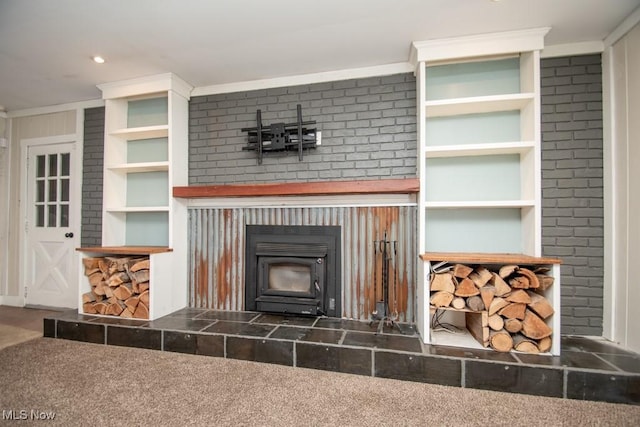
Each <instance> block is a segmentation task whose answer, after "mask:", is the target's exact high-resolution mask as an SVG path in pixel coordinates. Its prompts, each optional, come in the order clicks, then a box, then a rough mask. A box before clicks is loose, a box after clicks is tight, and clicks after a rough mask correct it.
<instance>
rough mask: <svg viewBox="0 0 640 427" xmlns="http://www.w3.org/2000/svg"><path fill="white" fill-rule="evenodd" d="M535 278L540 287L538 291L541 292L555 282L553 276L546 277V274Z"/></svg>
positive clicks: (537, 275)
mask: <svg viewBox="0 0 640 427" xmlns="http://www.w3.org/2000/svg"><path fill="white" fill-rule="evenodd" d="M536 277H537V278H538V283H539V284H540V287H539V288H538V289H539V290H541V291H546V290H547V289H549V288H550V287H551V285H553V282H554V281H555V279H554V277H553V276H547V275H546V274H536Z"/></svg>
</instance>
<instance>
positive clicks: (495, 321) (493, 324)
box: [489, 314, 504, 331]
mask: <svg viewBox="0 0 640 427" xmlns="http://www.w3.org/2000/svg"><path fill="white" fill-rule="evenodd" d="M489 327H490V328H491V329H493V330H494V331H499V330H501V329H504V319H503V318H502V316H500V315H499V314H494V315H493V316H489Z"/></svg>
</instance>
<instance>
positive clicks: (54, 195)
mask: <svg viewBox="0 0 640 427" xmlns="http://www.w3.org/2000/svg"><path fill="white" fill-rule="evenodd" d="M57 200H58V181H57V180H55V179H50V180H49V200H48V201H49V202H55V201H57Z"/></svg>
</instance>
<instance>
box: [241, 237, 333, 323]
mask: <svg viewBox="0 0 640 427" xmlns="http://www.w3.org/2000/svg"><path fill="white" fill-rule="evenodd" d="M245 269H246V274H245V278H246V279H245V307H246V310H252V311H264V312H271V313H282V314H302V315H311V316H322V315H326V316H331V317H339V316H340V312H341V297H340V296H341V288H342V285H341V229H340V227H338V226H271V225H269V226H265V225H248V226H246V258H245Z"/></svg>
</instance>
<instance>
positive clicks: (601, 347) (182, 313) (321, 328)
mask: <svg viewBox="0 0 640 427" xmlns="http://www.w3.org/2000/svg"><path fill="white" fill-rule="evenodd" d="M43 326H44V336H45V337H50V338H63V339H70V340H76V341H85V342H90V343H96V344H107V345H120V346H130V347H140V348H147V349H155V350H162V351H172V352H179V353H188V354H198V355H205V356H214V357H227V358H232V359H240V360H249V361H255V362H262V363H274V364H280V365H286V366H296V367H303V368H311V369H322V370H328V371H335V372H343V373H350V374H358V375H368V376H376V377H382V378H393V379H399V380H406V381H419V382H425V383H433V384H442V385H450V386H457V387H468V388H479V389H485V390H497V391H506V392H513V393H522V394H532V395H542V396H552V397H564V398H570V399H583V400H601V401H607V402H615V403H628V404H634V405H640V355H639V354H636V353H632V352H629V351H627V350H624V349H621V348H619V347H617V346H615V345H614V344H612V343H610V342H608V341H606V340H604V339H598V338H588V337H580V336H565V337H562V340H561V345H562V347H561V355H560V356H549V355H536V354H524V353H517V352H511V353H498V352H495V351H492V350H488V349H487V350H484V349H474V348H460V347H449V346H441V345H424V344H422V342H421V340H420V337H419V336H418V333H417V332H416V329H415V325H412V324H403V323H398V324H394V325H386V324H383V325H382V328H379V327H380V326H381V325H380V324H379V323H377V322H361V321H356V320H347V319H337V318H329V317H319V318H318V317H308V316H291V315H277V314H264V313H256V312H229V311H217V310H208V309H201V308H185V309H182V310H179V311H177V312H175V313H171V314H170V315H168V316H165V317H162V318H160V319H157V320H154V321H144V320H131V319H119V318H114V317H103V316H87V315H81V314H78V313H77V312H76V311H69V312H63V313H59V314H54V315H52V316H51V317H48V318H45V319H44V325H43ZM378 329H380V331H378Z"/></svg>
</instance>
